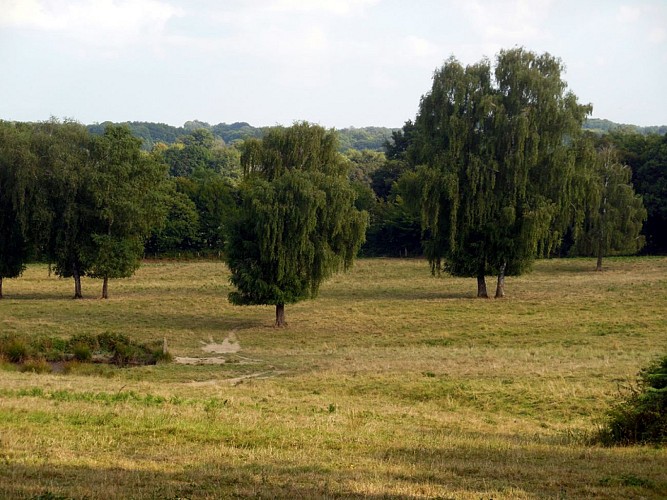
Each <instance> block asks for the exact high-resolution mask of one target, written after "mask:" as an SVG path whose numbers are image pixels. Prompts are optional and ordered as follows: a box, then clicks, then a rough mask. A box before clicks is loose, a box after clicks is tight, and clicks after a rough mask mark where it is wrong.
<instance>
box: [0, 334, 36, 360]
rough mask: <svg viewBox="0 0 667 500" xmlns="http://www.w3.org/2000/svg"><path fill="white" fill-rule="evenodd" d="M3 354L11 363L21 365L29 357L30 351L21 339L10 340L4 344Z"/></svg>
mask: <svg viewBox="0 0 667 500" xmlns="http://www.w3.org/2000/svg"><path fill="white" fill-rule="evenodd" d="M4 354H5V356H7V359H9V361H11V362H12V363H23V362H24V361H25V360H26V359H28V358H29V357H30V349H29V348H28V345H27V344H26V343H25V342H24V341H22V340H21V339H12V340H10V341H9V342H7V344H5V346H4Z"/></svg>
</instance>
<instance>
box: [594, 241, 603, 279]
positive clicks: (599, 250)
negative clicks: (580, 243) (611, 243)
mask: <svg viewBox="0 0 667 500" xmlns="http://www.w3.org/2000/svg"><path fill="white" fill-rule="evenodd" d="M602 254H603V252H602V238H600V241H599V242H598V262H597V264H596V266H595V270H596V271H602Z"/></svg>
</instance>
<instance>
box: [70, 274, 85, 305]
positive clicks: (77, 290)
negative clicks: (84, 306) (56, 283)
mask: <svg viewBox="0 0 667 500" xmlns="http://www.w3.org/2000/svg"><path fill="white" fill-rule="evenodd" d="M72 277H73V278H74V298H75V299H82V298H83V294H82V293H81V275H80V274H79V271H78V270H76V269H75V270H74V272H73V273H72Z"/></svg>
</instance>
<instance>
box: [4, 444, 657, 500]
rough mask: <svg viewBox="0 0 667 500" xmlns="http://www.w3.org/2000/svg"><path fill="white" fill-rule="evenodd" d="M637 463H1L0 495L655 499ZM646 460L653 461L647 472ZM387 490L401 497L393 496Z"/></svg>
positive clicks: (490, 458) (525, 459) (402, 454)
mask: <svg viewBox="0 0 667 500" xmlns="http://www.w3.org/2000/svg"><path fill="white" fill-rule="evenodd" d="M221 443H222V440H221ZM222 444H224V443H222ZM130 458H131V457H130ZM644 458H645V460H635V461H628V459H627V454H615V453H613V451H608V450H599V449H595V448H592V449H591V448H588V449H583V448H568V447H552V448H550V449H549V450H542V449H537V450H530V449H526V447H522V448H518V447H509V448H508V447H499V448H498V449H493V448H492V447H491V446H487V445H481V446H475V445H469V446H461V447H452V448H447V449H445V448H421V447H420V448H400V447H398V448H391V447H390V448H388V449H387V450H386V451H384V452H378V453H377V459H376V465H374V466H373V467H372V469H367V468H364V467H359V466H355V464H349V466H346V465H342V466H338V468H331V467H328V466H326V465H318V464H316V463H313V464H310V465H286V464H284V463H280V464H278V463H257V462H252V463H247V464H245V465H242V466H237V465H229V464H226V463H223V462H222V461H220V462H214V463H210V462H209V463H199V464H197V465H179V464H178V463H176V462H174V463H170V462H169V461H168V459H167V460H166V461H165V458H164V457H161V459H160V460H159V461H153V460H151V458H150V457H146V456H144V457H143V460H144V461H140V464H141V465H142V466H145V468H144V469H122V468H117V467H116V468H109V467H106V468H104V467H100V468H91V467H86V466H63V465H53V464H48V463H44V464H35V465H26V464H15V463H12V462H10V461H6V462H5V464H4V466H3V468H2V471H1V472H0V497H2V498H35V497H39V496H40V495H41V497H42V498H83V497H85V498H93V499H94V498H137V499H138V498H229V497H242V498H245V497H255V498H370V499H376V498H377V499H379V498H383V499H389V500H391V499H398V498H407V499H410V498H423V497H424V495H425V494H429V495H431V496H433V495H434V494H437V495H439V497H440V498H450V495H452V496H451V498H454V497H460V496H461V494H462V492H464V493H465V494H466V495H467V496H470V497H474V498H483V497H484V495H497V494H500V495H501V496H502V497H512V498H513V497H521V498H523V497H525V496H528V497H531V498H532V497H549V498H561V497H566V496H567V497H570V496H571V497H573V498H590V497H597V498H599V497H604V498H639V497H641V498H664V497H663V496H662V494H663V493H664V492H665V491H667V490H666V489H665V488H667V479H666V478H665V474H664V472H661V466H662V465H661V464H659V463H655V461H657V462H659V461H660V460H662V461H663V462H664V461H665V459H664V457H661V458H658V457H656V456H652V457H648V456H646V457H644ZM342 460H343V461H346V460H347V461H349V460H350V458H349V457H347V458H343V459H342ZM651 460H653V461H654V463H653V464H652V466H651V467H647V464H648V462H647V461H651ZM663 465H664V464H663ZM158 469H167V470H158ZM169 469H171V471H169ZM663 470H664V469H663ZM355 486H356V487H355ZM364 489H366V490H370V491H373V490H378V489H382V490H384V491H380V492H378V493H370V492H369V491H366V492H364ZM397 490H399V491H401V493H400V494H396V493H394V492H393V491H397ZM410 491H413V492H414V493H409V492H410ZM49 494H50V495H51V496H50V497H49V496H47V495H49Z"/></svg>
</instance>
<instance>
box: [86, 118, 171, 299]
mask: <svg viewBox="0 0 667 500" xmlns="http://www.w3.org/2000/svg"><path fill="white" fill-rule="evenodd" d="M91 158H92V164H93V168H92V170H91V172H90V181H89V183H88V185H87V189H89V190H90V191H91V200H92V201H93V203H94V205H93V206H92V207H91V210H92V213H93V218H94V221H92V223H91V226H90V227H89V231H90V232H91V233H92V234H91V237H92V244H91V245H90V246H89V247H88V251H89V255H88V256H87V257H88V261H89V262H90V269H89V271H88V274H89V275H90V276H91V277H94V278H101V279H102V280H103V285H102V298H104V299H107V298H108V297H109V295H108V283H109V279H110V278H127V277H129V276H132V274H134V272H135V271H136V270H137V268H138V267H139V264H140V261H141V257H142V255H143V250H144V243H145V241H146V239H147V238H148V237H149V235H150V233H151V230H152V229H153V228H154V227H157V226H159V225H160V223H161V220H162V219H163V218H164V216H165V214H166V206H165V203H164V200H163V198H164V196H163V185H164V183H165V182H166V168H167V167H166V165H164V164H162V163H160V162H158V161H157V160H156V158H155V157H154V156H152V155H149V154H147V153H145V152H143V151H142V150H141V140H140V139H137V138H135V137H134V136H133V135H132V132H131V131H130V129H129V128H127V127H125V126H117V125H116V126H114V125H109V126H107V128H106V130H105V131H104V134H103V135H102V136H100V137H96V138H94V140H93V144H92V151H91Z"/></svg>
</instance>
